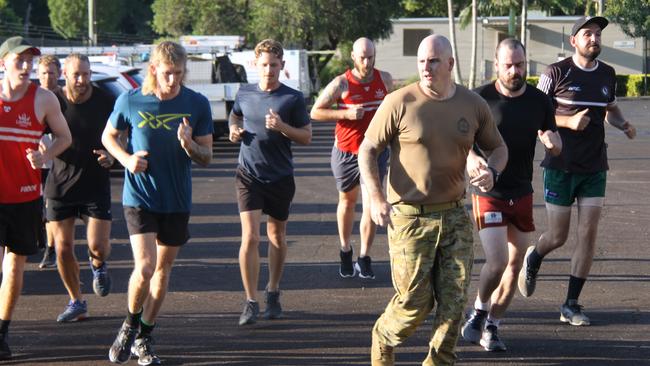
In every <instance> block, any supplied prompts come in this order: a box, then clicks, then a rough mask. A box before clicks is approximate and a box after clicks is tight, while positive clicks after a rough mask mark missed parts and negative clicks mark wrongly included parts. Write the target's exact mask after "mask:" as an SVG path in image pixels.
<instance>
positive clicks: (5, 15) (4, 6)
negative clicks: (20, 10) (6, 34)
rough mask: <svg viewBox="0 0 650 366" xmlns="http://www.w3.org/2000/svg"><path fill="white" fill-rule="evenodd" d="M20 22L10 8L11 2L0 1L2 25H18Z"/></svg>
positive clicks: (0, 20)
mask: <svg viewBox="0 0 650 366" xmlns="http://www.w3.org/2000/svg"><path fill="white" fill-rule="evenodd" d="M20 21H21V20H20V17H18V15H16V12H14V10H13V9H12V8H11V7H10V6H9V2H8V1H7V0H0V23H2V22H8V23H18V22H20Z"/></svg>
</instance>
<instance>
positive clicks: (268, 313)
mask: <svg viewBox="0 0 650 366" xmlns="http://www.w3.org/2000/svg"><path fill="white" fill-rule="evenodd" d="M264 295H265V296H266V300H265V302H266V310H264V319H277V318H279V317H280V315H282V305H280V290H278V291H269V290H265V291H264Z"/></svg>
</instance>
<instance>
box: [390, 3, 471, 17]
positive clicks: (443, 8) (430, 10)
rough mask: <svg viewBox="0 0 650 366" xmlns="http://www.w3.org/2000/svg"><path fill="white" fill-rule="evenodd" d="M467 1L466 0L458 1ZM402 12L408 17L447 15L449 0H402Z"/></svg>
mask: <svg viewBox="0 0 650 366" xmlns="http://www.w3.org/2000/svg"><path fill="white" fill-rule="evenodd" d="M459 2H466V0H465V1H456V3H459ZM400 3H401V6H402V14H401V16H403V17H407V18H422V17H446V16H447V0H401V1H400Z"/></svg>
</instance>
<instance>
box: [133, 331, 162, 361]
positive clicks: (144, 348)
mask: <svg viewBox="0 0 650 366" xmlns="http://www.w3.org/2000/svg"><path fill="white" fill-rule="evenodd" d="M153 344H154V341H153V338H151V336H146V337H142V338H138V339H136V340H135V342H134V343H133V346H131V353H132V354H133V355H134V356H137V357H138V365H142V366H148V365H162V362H160V358H158V356H156V352H154V350H153V347H152V346H153Z"/></svg>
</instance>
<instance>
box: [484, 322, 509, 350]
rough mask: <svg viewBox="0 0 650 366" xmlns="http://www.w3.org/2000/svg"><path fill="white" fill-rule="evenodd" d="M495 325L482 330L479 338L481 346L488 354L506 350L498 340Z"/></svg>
mask: <svg viewBox="0 0 650 366" xmlns="http://www.w3.org/2000/svg"><path fill="white" fill-rule="evenodd" d="M498 329H499V328H497V326H496V325H493V324H489V325H488V326H487V327H485V329H484V330H483V336H482V337H481V346H483V348H484V349H485V350H486V351H489V352H503V351H505V350H506V345H505V344H504V343H503V342H502V341H501V339H499V333H498Z"/></svg>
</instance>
